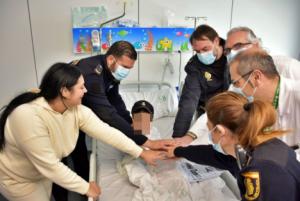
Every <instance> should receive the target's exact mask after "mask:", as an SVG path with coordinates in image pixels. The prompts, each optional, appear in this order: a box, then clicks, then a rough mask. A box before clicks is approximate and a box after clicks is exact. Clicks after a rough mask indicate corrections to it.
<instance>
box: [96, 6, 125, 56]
mask: <svg viewBox="0 0 300 201" xmlns="http://www.w3.org/2000/svg"><path fill="white" fill-rule="evenodd" d="M125 14H126V2H125V1H124V6H123V13H122V14H121V15H120V16H118V17H115V18H112V19H110V20H107V21H106V22H103V23H102V24H100V26H99V29H100V30H99V39H100V41H99V42H100V48H99V51H98V54H100V53H101V48H102V38H101V36H102V27H103V26H104V25H106V24H108V23H110V22H113V21H115V20H118V19H120V18H122V17H124V16H125Z"/></svg>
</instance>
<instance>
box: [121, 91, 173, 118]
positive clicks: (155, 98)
mask: <svg viewBox="0 0 300 201" xmlns="http://www.w3.org/2000/svg"><path fill="white" fill-rule="evenodd" d="M120 94H121V96H122V98H123V100H124V102H125V105H126V108H127V110H129V111H131V108H132V106H133V104H134V103H135V102H136V101H139V100H146V101H148V102H150V103H151V104H152V105H153V108H154V119H158V118H161V117H165V116H174V115H176V112H177V108H178V97H177V92H176V89H175V88H167V89H160V90H157V91H147V92H125V91H121V92H120Z"/></svg>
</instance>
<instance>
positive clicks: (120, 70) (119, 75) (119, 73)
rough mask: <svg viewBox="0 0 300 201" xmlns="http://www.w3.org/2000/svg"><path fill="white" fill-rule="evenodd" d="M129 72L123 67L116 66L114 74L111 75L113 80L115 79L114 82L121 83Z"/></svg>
mask: <svg viewBox="0 0 300 201" xmlns="http://www.w3.org/2000/svg"><path fill="white" fill-rule="evenodd" d="M129 71H130V70H129V69H127V68H124V67H123V66H121V65H119V64H118V66H117V69H116V70H115V72H112V75H113V76H114V78H116V80H119V81H121V80H123V79H124V78H126V77H127V76H128V74H129Z"/></svg>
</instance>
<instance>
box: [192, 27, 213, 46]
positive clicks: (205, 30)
mask: <svg viewBox="0 0 300 201" xmlns="http://www.w3.org/2000/svg"><path fill="white" fill-rule="evenodd" d="M204 37H207V38H208V39H209V40H210V41H213V40H214V39H215V38H216V37H219V35H218V33H217V32H216V30H214V29H213V28H212V27H210V26H208V25H205V24H203V25H200V26H198V27H197V28H196V30H195V31H194V32H193V33H192V35H191V37H190V43H191V44H193V40H204V39H205V38H204Z"/></svg>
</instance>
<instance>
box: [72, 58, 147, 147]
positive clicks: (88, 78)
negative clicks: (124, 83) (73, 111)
mask: <svg viewBox="0 0 300 201" xmlns="http://www.w3.org/2000/svg"><path fill="white" fill-rule="evenodd" d="M76 66H77V67H78V68H79V69H80V71H81V73H82V74H83V77H84V80H85V87H86V89H87V93H86V94H85V95H84V97H83V100H82V104H83V105H86V106H87V107H89V108H91V109H92V110H93V111H94V112H95V114H96V115H97V116H98V117H99V118H100V119H101V120H102V121H104V122H105V123H107V124H109V125H110V126H112V127H114V128H116V129H118V130H120V131H121V132H123V133H124V134H125V135H127V136H128V137H129V138H131V139H132V140H133V141H134V142H135V143H136V144H138V145H142V144H144V143H145V142H146V141H147V137H145V136H144V135H134V132H133V128H132V127H131V124H132V119H131V117H130V113H129V112H128V110H127V109H126V106H125V103H124V101H123V99H122V97H121V95H120V94H119V84H120V82H119V81H117V80H116V79H114V77H113V75H112V73H111V71H110V70H109V69H108V66H107V63H106V56H105V55H97V56H93V57H89V58H85V59H82V60H80V61H79V62H78V63H77V64H76ZM108 135H109V133H108Z"/></svg>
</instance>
